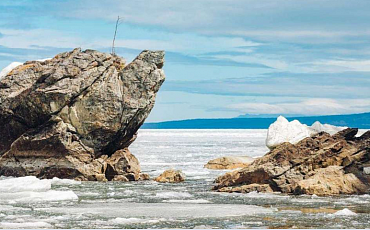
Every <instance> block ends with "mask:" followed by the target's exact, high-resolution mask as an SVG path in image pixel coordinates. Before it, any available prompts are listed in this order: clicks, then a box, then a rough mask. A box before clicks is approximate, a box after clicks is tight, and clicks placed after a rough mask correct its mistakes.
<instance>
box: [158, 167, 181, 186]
mask: <svg viewBox="0 0 370 230" xmlns="http://www.w3.org/2000/svg"><path fill="white" fill-rule="evenodd" d="M154 180H155V181H157V182H160V183H179V182H183V181H184V180H185V174H184V173H183V172H182V171H181V170H174V169H169V170H166V171H164V172H163V173H162V174H161V175H159V176H158V177H157V178H155V179H154Z"/></svg>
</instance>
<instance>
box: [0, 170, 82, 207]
mask: <svg viewBox="0 0 370 230" xmlns="http://www.w3.org/2000/svg"><path fill="white" fill-rule="evenodd" d="M61 181H63V180H61V179H52V180H47V179H45V180H40V179H38V178H36V177H34V176H27V177H18V178H5V179H4V178H2V179H1V180H0V200H4V201H7V202H10V203H14V202H27V203H29V202H42V201H64V200H77V199H78V196H77V195H76V194H75V193H74V192H73V191H70V190H69V191H56V190H52V189H51V185H52V184H54V183H56V182H58V183H59V184H63V182H61ZM68 183H69V184H70V183H71V182H70V180H66V181H65V182H64V184H68Z"/></svg>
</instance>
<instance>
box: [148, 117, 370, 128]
mask: <svg viewBox="0 0 370 230" xmlns="http://www.w3.org/2000/svg"><path fill="white" fill-rule="evenodd" d="M287 119H288V120H289V121H291V120H294V119H297V120H299V121H300V122H301V123H304V124H307V125H311V124H312V123H314V122H315V121H320V122H321V123H323V124H324V123H325V124H331V125H337V126H348V127H356V128H360V129H370V113H361V114H349V115H329V116H314V117H289V118H287ZM275 120H276V118H229V119H192V120H182V121H166V122H158V123H145V124H144V125H143V126H142V128H143V129H267V128H268V127H269V125H270V124H271V123H273V122H274V121H275Z"/></svg>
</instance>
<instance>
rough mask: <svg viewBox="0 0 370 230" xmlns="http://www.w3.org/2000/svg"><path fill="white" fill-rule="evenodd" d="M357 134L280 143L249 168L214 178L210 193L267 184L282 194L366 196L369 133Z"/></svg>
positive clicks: (347, 131) (346, 132) (320, 135)
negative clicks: (361, 194) (214, 184)
mask: <svg viewBox="0 0 370 230" xmlns="http://www.w3.org/2000/svg"><path fill="white" fill-rule="evenodd" d="M356 134H357V129H351V128H348V129H345V130H343V131H340V132H338V133H336V134H335V135H332V136H331V135H330V134H328V133H324V132H321V133H318V134H316V135H314V136H312V137H307V138H305V139H303V140H301V141H300V142H298V143H297V144H295V145H293V144H290V143H288V142H285V143H282V144H280V145H278V146H277V147H276V148H274V149H273V150H271V151H270V152H269V153H267V154H266V155H265V156H263V157H261V158H258V159H256V160H255V161H254V162H253V163H252V164H251V165H249V166H247V167H245V168H243V169H240V170H237V171H233V172H230V173H226V174H225V175H223V176H221V177H219V178H217V179H216V181H215V182H216V183H217V185H216V186H215V187H214V188H213V189H215V190H218V191H226V190H227V191H231V190H232V189H233V188H235V187H241V186H244V185H250V184H261V185H265V184H266V185H269V186H270V187H271V189H272V190H273V191H276V192H283V193H296V194H301V193H306V194H313V193H318V194H320V195H333V194H360V193H365V192H367V191H369V188H370V175H368V174H366V172H365V171H364V167H365V166H366V165H368V164H369V163H370V131H367V132H366V133H364V134H363V135H362V136H361V137H355V135H356ZM322 182H324V183H323V184H321V185H320V183H322ZM325 186H326V187H325ZM226 187H231V189H227V188H226ZM329 187H330V188H329Z"/></svg>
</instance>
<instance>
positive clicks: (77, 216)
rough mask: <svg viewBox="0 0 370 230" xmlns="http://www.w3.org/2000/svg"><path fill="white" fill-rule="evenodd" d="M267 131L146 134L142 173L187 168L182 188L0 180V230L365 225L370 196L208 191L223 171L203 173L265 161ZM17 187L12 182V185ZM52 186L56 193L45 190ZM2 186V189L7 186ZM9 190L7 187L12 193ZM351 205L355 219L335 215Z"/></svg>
mask: <svg viewBox="0 0 370 230" xmlns="http://www.w3.org/2000/svg"><path fill="white" fill-rule="evenodd" d="M265 137H266V130H140V131H139V136H138V139H137V140H136V141H135V142H134V144H133V145H132V146H131V147H130V150H131V152H132V153H133V154H134V155H136V156H137V157H138V159H139V160H140V162H141V168H142V170H143V172H147V173H149V174H150V175H151V177H152V178H153V177H155V176H158V175H159V174H160V173H161V172H163V171H164V170H165V169H168V168H175V169H181V170H183V172H184V173H185V174H186V176H187V180H186V181H185V182H184V183H180V184H159V183H156V182H153V181H145V182H131V183H119V182H107V183H101V182H82V183H73V182H72V181H64V180H62V181H41V182H40V183H41V184H40V185H37V186H34V187H33V188H29V187H27V185H26V184H25V182H22V183H21V182H18V183H19V184H18V185H17V184H16V183H15V185H14V186H15V187H14V188H13V187H11V186H10V185H9V184H6V181H9V178H1V180H0V192H1V193H0V228H22V227H23V228H194V227H196V228H202V227H207V228H268V227H272V228H274V227H285V228H290V227H298V228H365V227H369V226H370V208H369V205H370V196H369V195H362V196H342V197H315V196H314V197H312V196H287V195H282V194H257V193H250V194H228V193H216V192H212V191H211V190H210V189H211V187H212V184H213V180H214V179H215V178H216V177H217V176H218V175H221V174H223V173H225V171H215V170H208V169H204V168H203V165H204V164H205V163H207V161H209V160H211V159H214V158H217V157H220V156H227V155H248V156H252V157H256V156H261V155H263V154H265V153H266V152H267V148H266V147H265ZM12 183H13V182H12ZM45 184H46V185H48V184H49V185H50V184H51V189H50V188H47V186H46V188H43V186H45ZM1 186H3V187H1ZM6 188H8V190H7V189H6ZM344 208H348V209H350V210H351V211H353V212H355V213H356V215H353V216H350V215H345V216H338V215H334V214H332V213H334V212H336V211H338V210H342V209H344Z"/></svg>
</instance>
